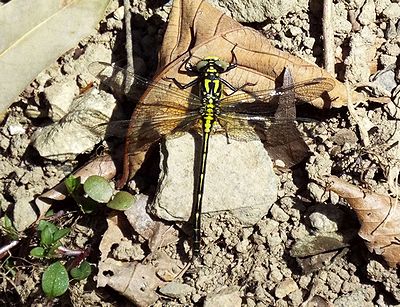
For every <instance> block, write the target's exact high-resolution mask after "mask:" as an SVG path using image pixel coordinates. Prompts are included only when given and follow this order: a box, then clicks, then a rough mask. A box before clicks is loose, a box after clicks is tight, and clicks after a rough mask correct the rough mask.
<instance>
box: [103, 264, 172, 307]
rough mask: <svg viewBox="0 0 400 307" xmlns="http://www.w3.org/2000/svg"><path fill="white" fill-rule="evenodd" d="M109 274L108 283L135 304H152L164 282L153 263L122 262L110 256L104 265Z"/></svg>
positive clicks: (106, 272)
mask: <svg viewBox="0 0 400 307" xmlns="http://www.w3.org/2000/svg"><path fill="white" fill-rule="evenodd" d="M102 267H103V269H105V272H104V273H105V274H106V275H108V276H107V277H104V278H103V279H107V285H108V286H110V287H111V288H113V289H114V290H116V291H118V292H119V293H120V294H122V295H123V296H125V297H126V298H127V299H129V300H130V301H131V302H133V303H135V306H150V305H152V304H153V303H155V302H156V301H157V300H158V294H157V293H156V290H157V288H158V287H160V286H162V285H163V284H164V282H162V281H161V280H160V279H159V278H158V277H157V275H156V273H155V269H154V268H153V267H152V266H151V265H143V264H141V263H137V262H121V261H116V260H114V259H111V258H108V259H106V261H105V262H104V263H103V265H102Z"/></svg>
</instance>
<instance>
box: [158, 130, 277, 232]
mask: <svg viewBox="0 0 400 307" xmlns="http://www.w3.org/2000/svg"><path fill="white" fill-rule="evenodd" d="M196 142H197V141H196ZM199 142H201V141H199ZM161 146H162V148H161V152H162V154H161V161H160V168H161V174H160V181H159V186H158V193H157V196H156V198H155V201H154V203H153V207H152V212H153V213H155V214H156V215H157V216H158V217H160V218H162V219H166V220H170V221H187V220H189V218H190V216H191V212H192V206H193V195H194V192H195V187H194V178H195V176H198V172H197V169H198V167H197V166H196V167H195V165H194V154H195V141H194V138H193V136H192V135H190V134H186V135H184V136H182V137H179V138H175V139H170V140H167V141H166V142H165V143H162V145H161ZM196 150H200V144H199V145H198V146H196ZM194 169H195V170H196V171H195V172H194ZM277 192H278V178H277V176H276V175H275V173H274V171H273V165H272V162H271V160H270V158H269V156H268V153H267V151H266V150H265V149H264V147H263V144H262V143H261V142H260V141H250V142H239V141H234V140H231V141H230V143H229V144H228V143H227V139H226V137H225V136H223V135H212V136H211V138H210V144H209V154H208V159H207V169H206V178H205V187H204V198H203V210H202V211H203V213H206V212H216V211H224V210H229V211H231V212H232V213H233V214H234V215H235V216H237V217H238V218H239V219H241V221H242V222H244V223H245V224H253V223H256V222H257V221H259V220H260V219H261V218H262V217H263V216H264V215H265V214H266V213H267V212H268V210H269V209H270V207H271V205H272V204H273V203H274V202H275V201H276V199H277Z"/></svg>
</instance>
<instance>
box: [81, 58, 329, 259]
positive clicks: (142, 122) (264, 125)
mask: <svg viewBox="0 0 400 307" xmlns="http://www.w3.org/2000/svg"><path fill="white" fill-rule="evenodd" d="M90 66H91V67H89V70H90V71H91V72H92V74H94V75H97V76H99V77H100V78H101V79H103V80H104V79H109V73H103V72H104V71H105V70H108V69H110V65H109V64H107V63H101V62H95V63H92V64H91V65H90ZM236 67H237V64H236V61H235V60H231V63H227V62H225V61H223V60H221V59H220V58H218V57H216V56H209V57H205V58H203V59H201V60H200V61H198V62H197V64H196V65H193V64H190V63H189V62H186V65H185V68H186V70H187V72H188V74H192V75H194V76H195V78H194V79H193V80H192V81H191V82H189V83H187V84H181V83H180V82H179V81H177V80H176V79H174V78H164V79H159V80H155V81H149V80H147V79H146V78H143V77H141V76H139V75H136V74H133V73H127V72H125V73H124V74H123V70H122V69H121V68H118V67H115V66H113V67H111V69H112V70H113V71H114V72H117V73H119V74H120V76H122V75H125V74H128V76H129V78H130V79H131V80H132V81H133V82H132V83H133V86H140V87H144V88H147V89H146V92H145V93H144V95H143V96H142V99H141V100H140V101H139V103H138V105H137V106H136V109H135V110H134V112H133V114H132V117H131V120H130V124H129V128H128V132H127V135H126V141H125V157H124V170H123V175H122V178H121V179H120V181H119V185H120V186H122V185H123V184H124V183H125V182H126V181H127V179H128V178H129V177H131V176H132V174H130V171H129V168H130V156H131V155H132V154H135V152H138V151H139V152H140V151H143V150H146V149H147V148H148V147H149V145H150V144H152V143H154V142H156V141H159V140H160V139H161V138H164V137H174V136H179V135H181V134H182V133H184V132H190V133H198V134H200V135H201V139H202V141H201V149H200V150H201V158H200V159H199V160H200V161H199V167H198V169H199V172H198V174H197V181H196V188H195V191H196V192H195V193H196V194H195V195H194V203H193V209H194V210H193V212H194V217H193V220H194V225H193V250H192V253H193V254H192V255H193V259H195V258H197V257H198V256H199V254H200V246H201V212H202V204H203V195H204V192H205V191H204V182H205V178H206V164H207V155H208V145H209V140H210V135H211V134H213V133H223V134H225V135H226V136H227V138H228V140H229V139H235V140H242V141H249V140H254V139H260V138H262V137H263V136H264V138H265V137H267V138H273V137H274V134H276V133H279V131H280V133H282V132H284V133H287V134H290V133H292V132H293V131H297V133H298V134H299V132H298V130H297V128H296V126H295V124H294V120H295V117H296V109H295V107H296V104H297V103H301V102H307V101H312V100H314V99H316V98H318V97H320V96H321V95H322V94H323V93H324V92H329V91H330V90H332V89H333V88H334V85H335V83H334V80H332V79H330V78H324V77H320V78H314V79H311V80H307V81H304V82H300V83H294V82H293V79H292V77H291V74H290V71H289V70H288V69H286V70H285V72H284V78H283V84H282V87H280V88H277V89H266V90H261V91H253V92H251V91H244V90H243V89H242V88H235V87H234V86H233V85H231V84H230V83H229V82H228V81H227V80H225V79H224V78H223V74H224V73H226V72H228V71H230V70H233V69H235V68H236ZM114 72H113V74H114V78H115V73H114ZM102 75H103V76H102ZM104 76H105V77H104ZM174 85H175V86H174ZM246 85H248V84H246ZM246 85H244V86H246ZM250 86H251V84H250ZM194 87H198V89H199V91H198V95H197V94H195V93H193V90H192V89H193V88H194ZM225 88H228V89H229V90H231V92H232V93H231V94H230V95H225V94H224V93H225ZM270 144H272V142H270Z"/></svg>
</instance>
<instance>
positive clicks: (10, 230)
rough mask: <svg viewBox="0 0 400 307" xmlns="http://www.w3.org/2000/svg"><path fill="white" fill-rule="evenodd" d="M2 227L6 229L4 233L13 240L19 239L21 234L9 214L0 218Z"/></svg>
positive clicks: (0, 226)
mask: <svg viewBox="0 0 400 307" xmlns="http://www.w3.org/2000/svg"><path fill="white" fill-rule="evenodd" d="M0 228H1V229H2V230H3V231H4V233H5V234H6V235H7V236H8V237H9V238H10V239H11V240H18V239H19V234H18V231H17V229H15V227H14V225H13V222H12V221H11V219H10V218H9V217H8V216H7V215H4V216H3V217H2V218H1V219H0Z"/></svg>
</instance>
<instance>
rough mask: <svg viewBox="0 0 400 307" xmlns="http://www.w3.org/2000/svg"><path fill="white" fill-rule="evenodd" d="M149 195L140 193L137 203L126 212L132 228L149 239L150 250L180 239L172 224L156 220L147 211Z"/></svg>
mask: <svg viewBox="0 0 400 307" xmlns="http://www.w3.org/2000/svg"><path fill="white" fill-rule="evenodd" d="M147 201H148V196H146V195H143V194H141V195H138V198H137V201H136V203H135V204H134V205H133V206H131V207H130V208H129V209H128V210H126V211H124V214H125V215H126V217H127V218H128V221H129V223H130V224H131V226H132V228H133V229H134V230H135V231H136V232H137V233H138V234H139V235H140V236H142V237H143V238H144V239H146V240H147V241H148V245H149V249H150V251H152V252H154V251H155V250H156V249H158V248H160V247H162V246H165V245H168V244H170V243H172V242H176V241H177V240H178V234H177V233H176V231H175V230H174V228H172V227H171V226H170V225H166V224H164V223H163V222H161V221H155V220H154V219H153V218H152V217H151V216H150V215H149V214H148V213H147V211H146V206H147Z"/></svg>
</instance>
